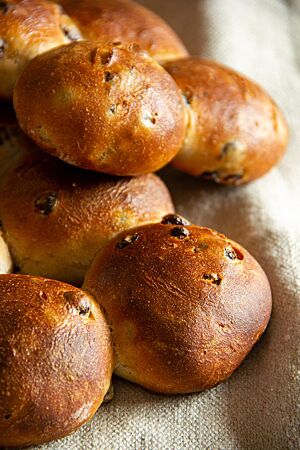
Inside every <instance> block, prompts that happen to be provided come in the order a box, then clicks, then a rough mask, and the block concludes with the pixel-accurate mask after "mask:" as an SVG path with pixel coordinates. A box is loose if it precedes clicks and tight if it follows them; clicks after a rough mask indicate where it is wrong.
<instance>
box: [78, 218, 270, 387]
mask: <svg viewBox="0 0 300 450" xmlns="http://www.w3.org/2000/svg"><path fill="white" fill-rule="evenodd" d="M187 223H188V222H187V221H185V220H184V219H182V218H181V217H178V216H168V217H167V218H165V219H164V220H163V222H162V223H161V224H154V225H153V224H152V225H146V226H144V227H138V228H135V229H133V230H131V231H130V232H127V233H122V234H120V235H119V236H117V237H116V238H115V239H114V240H113V241H111V242H110V243H109V244H108V245H107V246H106V247H105V248H104V249H103V250H102V251H101V252H99V254H98V255H97V256H96V258H95V260H94V262H93V264H92V266H91V268H90V269H89V271H88V273H87V275H86V278H85V282H84V289H86V290H87V291H88V292H90V293H91V294H92V295H93V296H94V298H95V299H96V300H97V301H98V302H99V304H100V305H101V306H102V307H103V309H104V310H105V314H106V318H107V320H108V323H109V324H110V328H111V329H112V336H113V342H114V346H115V352H116V368H115V373H116V374H117V375H119V376H121V377H123V378H126V379H128V380H130V381H132V382H134V383H137V384H140V385H141V386H143V387H145V388H147V389H150V390H151V391H154V392H159V393H164V394H183V393H191V392H198V391H202V390H204V389H208V388H211V387H213V386H215V385H216V384H218V383H220V382H222V381H224V380H225V379H226V378H228V377H229V376H230V375H231V374H232V373H233V371H234V370H235V369H237V367H238V366H239V365H240V364H241V362H242V361H243V359H244V358H245V356H246V355H247V354H248V352H249V351H250V350H251V348H252V347H253V345H254V344H255V343H256V342H257V341H258V339H259V338H260V336H261V335H262V333H263V332H264V330H265V328H266V326H267V324H268V321H269V318H270V313H271V303H272V300H271V290H270V285H269V282H268V280H267V277H266V275H265V273H264V272H263V270H262V268H261V267H260V266H259V264H258V263H257V262H256V261H255V259H254V258H253V257H252V256H251V255H250V254H249V253H248V252H247V251H246V250H245V249H243V248H242V247H241V246H239V245H238V244H236V243H235V242H233V241H231V240H229V239H227V238H226V237H225V236H223V235H221V234H219V233H217V232H215V231H213V230H210V229H208V228H201V227H197V226H190V225H187Z"/></svg>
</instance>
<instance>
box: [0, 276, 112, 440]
mask: <svg viewBox="0 0 300 450" xmlns="http://www.w3.org/2000/svg"><path fill="white" fill-rule="evenodd" d="M0 342H1V348H0V355H1V357H0V375H1V376H0V385H1V389H0V446H1V447H2V446H3V447H7V446H14V447H16V446H29V445H33V444H40V443H43V442H47V441H50V440H54V439H59V438H61V437H63V436H66V435H67V434H69V433H71V432H73V431H75V430H76V429H77V428H78V427H79V426H81V425H82V424H83V423H85V422H87V421H88V420H89V419H90V418H91V417H92V416H93V415H94V413H95V412H96V410H97V409H98V407H99V406H100V404H101V403H102V400H103V398H104V396H105V394H106V392H107V390H108V388H109V385H110V380H111V373H112V367H113V353H112V344H111V336H110V331H109V329H108V325H107V323H106V321H105V319H104V316H103V314H102V312H101V310H100V308H99V306H98V305H97V304H96V303H95V302H94V300H93V299H92V298H91V296H89V295H88V294H86V293H85V292H83V291H81V290H80V289H77V288H74V287H73V286H69V285H67V284H64V283H60V282H58V281H54V280H46V279H43V278H36V277H29V276H24V275H0Z"/></svg>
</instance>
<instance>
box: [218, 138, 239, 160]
mask: <svg viewBox="0 0 300 450" xmlns="http://www.w3.org/2000/svg"><path fill="white" fill-rule="evenodd" d="M237 149H238V146H237V144H236V143H235V142H233V141H232V142H227V144H225V145H223V147H222V150H221V158H224V157H225V156H226V155H227V154H228V153H230V152H232V151H235V150H237Z"/></svg>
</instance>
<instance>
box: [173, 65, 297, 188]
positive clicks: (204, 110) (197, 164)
mask: <svg viewBox="0 0 300 450" xmlns="http://www.w3.org/2000/svg"><path fill="white" fill-rule="evenodd" d="M165 68H166V69H167V70H168V71H169V73H170V74H171V75H172V76H173V78H174V79H175V81H176V83H177V85H178V86H179V88H180V89H181V92H182V94H183V96H184V98H185V104H186V110H187V113H188V117H189V121H188V126H187V133H186V138H185V142H184V145H183V147H182V149H181V151H180V152H179V153H178V155H177V156H176V157H175V159H174V160H173V164H174V166H175V167H176V168H178V169H180V170H182V171H184V172H187V173H189V174H190V175H194V176H198V175H202V176H204V177H206V178H208V179H212V180H214V181H216V182H218V183H224V184H233V185H238V184H242V183H246V182H248V181H251V180H254V179H256V178H259V177H261V176H262V175H264V174H265V173H266V172H268V171H269V170H270V169H271V168H272V167H273V166H274V165H276V164H277V163H278V161H279V160H280V158H281V157H282V155H283V153H284V151H285V149H286V146H287V141H288V129H287V124H286V121H285V119H284V116H283V114H282V112H281V111H280V109H279V108H278V106H277V105H276V104H275V103H274V101H273V100H272V98H271V97H270V96H269V95H268V94H267V93H266V92H265V91H264V90H263V89H262V88H261V87H260V86H258V85H257V84H255V83H253V82H252V81H250V80H248V79H247V78H246V77H244V76H243V75H241V74H239V73H237V72H235V71H233V70H231V69H229V68H228V67H225V66H222V65H221V64H218V63H216V62H212V61H206V60H202V59H200V58H197V57H190V58H186V59H182V60H180V61H174V62H170V63H168V64H166V65H165Z"/></svg>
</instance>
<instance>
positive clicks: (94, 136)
mask: <svg viewBox="0 0 300 450" xmlns="http://www.w3.org/2000/svg"><path fill="white" fill-rule="evenodd" d="M14 106H15V110H16V113H17V118H18V121H19V124H20V126H21V128H22V129H23V131H24V132H25V133H26V134H27V135H29V137H31V138H32V139H33V140H34V141H35V142H36V144H37V145H38V146H39V147H41V148H42V149H44V150H46V151H48V152H49V153H51V154H53V155H54V156H57V157H58V158H61V159H63V160H64V161H66V162H68V163H70V164H73V165H76V166H79V167H81V168H85V169H91V170H94V171H99V172H105V173H110V174H112V175H121V176H127V175H134V176H136V175H141V174H145V173H150V172H153V171H156V170H158V169H159V168H161V167H162V166H164V165H165V164H167V163H168V162H169V161H170V160H171V159H172V158H173V157H174V156H175V154H176V153H177V152H178V151H179V149H180V147H181V145H182V143H183V140H184V133H185V114H184V109H183V102H182V98H181V95H180V92H179V90H178V88H177V86H176V84H175V82H174V80H173V79H172V77H171V76H170V75H169V74H168V73H167V72H166V71H165V70H164V69H163V68H162V67H161V66H160V65H159V64H158V63H156V62H155V61H154V60H153V59H152V58H151V57H150V56H148V54H147V53H145V52H142V51H140V50H139V49H138V48H137V47H136V46H135V45H133V46H122V45H115V44H106V45H101V44H99V43H91V42H77V43H73V44H70V45H67V46H62V47H59V48H57V49H54V50H51V51H50V52H47V53H46V54H43V55H41V56H39V57H37V58H35V59H34V60H32V61H31V62H30V63H29V64H28V65H27V67H26V69H25V70H24V71H23V73H22V75H21V76H20V78H19V79H18V83H17V85H16V89H15V92H14Z"/></svg>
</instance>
